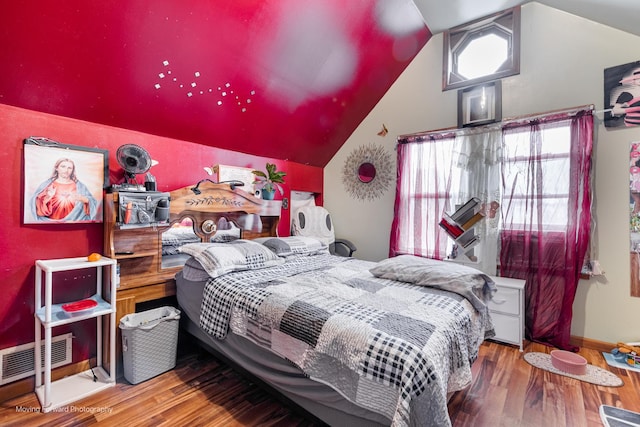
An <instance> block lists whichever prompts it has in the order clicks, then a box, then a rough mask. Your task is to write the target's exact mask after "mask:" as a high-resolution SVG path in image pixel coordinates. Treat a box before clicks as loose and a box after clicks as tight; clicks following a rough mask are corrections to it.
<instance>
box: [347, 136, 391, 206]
mask: <svg viewBox="0 0 640 427" xmlns="http://www.w3.org/2000/svg"><path fill="white" fill-rule="evenodd" d="M395 176H396V173H395V167H394V165H393V161H392V157H391V155H390V154H389V153H388V152H387V151H386V150H385V149H384V147H382V146H380V145H375V144H370V145H362V146H360V147H358V148H356V149H355V150H353V152H351V154H349V156H348V157H347V160H346V161H345V163H344V166H343V168H342V182H343V183H344V186H345V189H346V190H347V192H348V193H349V194H350V195H351V196H352V197H354V198H356V199H360V200H374V199H377V198H378V197H380V196H382V194H384V192H385V191H386V190H387V188H388V186H389V184H390V183H391V182H392V180H394V179H395Z"/></svg>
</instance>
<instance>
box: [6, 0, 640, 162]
mask: <svg viewBox="0 0 640 427" xmlns="http://www.w3.org/2000/svg"><path fill="white" fill-rule="evenodd" d="M522 3H526V1H519V0H482V1H478V0H448V1H446V2H443V1H442V0H415V4H414V2H413V1H412V0H348V1H345V0H260V1H257V0H215V1H202V0H180V1H177V0H160V1H159V0H129V1H118V2H116V1H102V2H99V1H86V0H68V1H64V2H54V1H43V0H21V1H13V2H5V4H4V5H3V7H2V11H1V13H0V46H2V47H1V48H0V65H1V67H2V68H1V70H0V103H4V104H9V105H15V106H19V107H23V108H28V109H32V110H36V111H42V112H47V113H53V114H58V115H62V116H67V117H72V118H78V119H82V120H87V121H91V122H95V123H102V124H107V125H111V126H117V127H122V128H127V129H132V130H137V131H142V132H146V133H150V134H155V135H161V136H165V137H170V138H175V139H182V140H186V141H192V142H196V143H200V144H205V145H211V146H215V147H220V148H227V149H231V150H234V151H239V152H245V153H249V154H254V155H259V156H265V157H272V158H277V159H284V160H291V161H295V162H299V163H302V164H309V165H313V166H321V167H322V166H325V165H326V164H327V163H328V161H329V160H330V159H331V158H332V157H333V155H334V154H335V152H336V151H337V150H338V149H339V148H340V146H341V145H342V144H343V143H344V142H345V141H346V140H347V138H348V137H349V136H350V135H351V133H352V132H353V130H354V129H355V128H356V127H357V126H358V124H359V123H360V122H361V121H362V120H363V119H364V117H365V116H366V115H367V114H368V113H369V111H370V110H371V109H372V108H373V106H374V105H375V104H376V103H377V102H378V101H379V99H380V98H381V97H382V96H383V95H384V93H385V92H386V91H387V90H388V88H389V87H390V86H391V84H392V83H393V82H394V81H395V80H396V79H397V77H398V76H399V75H400V74H401V72H402V71H403V70H404V68H405V67H406V66H407V65H408V63H409V62H410V61H411V60H412V59H413V57H414V56H415V55H416V54H417V52H418V51H419V50H420V49H421V48H422V47H423V46H424V45H425V44H426V43H427V41H428V40H429V39H430V37H431V35H432V33H438V32H441V31H443V30H445V29H447V28H451V27H454V26H456V25H460V24H463V23H465V22H469V21H471V20H474V19H476V18H480V17H483V16H486V15H489V14H491V13H494V12H498V11H500V10H504V9H507V8H509V7H512V6H514V5H517V4H522ZM540 3H543V4H547V5H549V6H552V7H556V8H559V9H562V10H565V11H567V12H570V13H574V14H577V15H581V16H584V17H587V18H588V19H592V20H594V21H597V22H601V23H603V24H606V25H610V26H614V27H617V28H620V29H622V30H624V31H629V32H631V33H634V34H639V28H640V26H638V23H637V17H638V16H640V1H638V0H606V1H605V0H540ZM25 136H27V135H25ZM41 136H48V137H51V135H41ZM62 142H64V141H62ZM127 142H128V141H122V143H123V144H124V143H127ZM87 145H92V143H91V142H90V141H88V142H87Z"/></svg>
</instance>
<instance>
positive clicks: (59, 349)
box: [0, 333, 72, 385]
mask: <svg viewBox="0 0 640 427" xmlns="http://www.w3.org/2000/svg"><path fill="white" fill-rule="evenodd" d="M71 336H72V334H70V333H69V334H63V335H58V336H56V337H53V338H52V339H51V368H57V367H58V366H63V365H67V364H69V363H71ZM41 345H42V346H41V349H42V351H41V353H40V355H41V358H40V366H41V367H42V369H43V370H44V341H42V342H41ZM35 348H36V343H35V342H30V343H27V344H22V345H18V346H16V347H11V348H5V349H2V350H0V385H4V384H7V383H10V382H12V381H16V380H20V379H22V378H27V377H30V376H31V375H35V370H34V360H35Z"/></svg>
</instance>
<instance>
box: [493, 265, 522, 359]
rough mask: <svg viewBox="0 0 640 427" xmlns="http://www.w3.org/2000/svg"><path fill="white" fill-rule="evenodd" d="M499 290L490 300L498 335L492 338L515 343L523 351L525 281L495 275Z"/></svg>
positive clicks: (494, 278) (494, 279)
mask: <svg viewBox="0 0 640 427" xmlns="http://www.w3.org/2000/svg"><path fill="white" fill-rule="evenodd" d="M491 279H493V281H494V282H495V284H496V287H497V288H498V291H497V292H496V293H495V294H494V295H493V298H492V299H491V301H489V304H488V306H489V312H490V313H491V318H492V319H493V325H494V327H495V331H496V336H495V337H493V338H492V339H493V340H495V341H500V342H504V343H509V344H515V345H518V346H519V347H520V351H523V345H522V342H523V340H524V287H525V283H526V282H525V281H524V280H520V279H511V278H508V277H494V276H491Z"/></svg>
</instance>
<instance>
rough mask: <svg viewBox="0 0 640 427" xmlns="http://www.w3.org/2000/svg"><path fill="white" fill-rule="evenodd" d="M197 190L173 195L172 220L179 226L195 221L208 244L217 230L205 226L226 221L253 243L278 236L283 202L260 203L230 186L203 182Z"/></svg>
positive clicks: (244, 192) (198, 231)
mask: <svg viewBox="0 0 640 427" xmlns="http://www.w3.org/2000/svg"><path fill="white" fill-rule="evenodd" d="M194 188H196V187H184V188H181V189H178V190H175V191H172V192H171V193H170V194H171V205H170V210H169V220H170V221H171V222H172V223H175V222H179V221H181V220H182V219H183V218H185V217H189V218H192V219H193V221H194V231H195V233H196V234H197V235H198V236H199V237H200V238H201V239H203V241H206V240H207V239H208V238H209V237H210V235H211V234H212V232H213V231H215V229H213V230H212V229H211V228H210V227H208V226H206V225H205V224H211V223H212V222H213V223H214V224H215V223H217V222H218V220H219V218H221V217H224V218H226V219H228V220H231V221H233V222H234V223H235V224H236V225H237V226H238V227H239V228H241V229H242V230H243V232H242V237H243V238H245V239H252V238H256V237H261V236H275V235H276V234H277V227H278V221H279V220H280V202H273V201H267V200H262V199H258V198H257V197H255V196H254V195H252V194H249V193H247V192H246V191H243V190H241V189H238V188H235V189H232V188H231V186H230V185H229V184H215V183H212V182H207V181H204V182H200V183H199V184H198V185H197V193H198V194H196V192H194V191H193V190H194Z"/></svg>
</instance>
